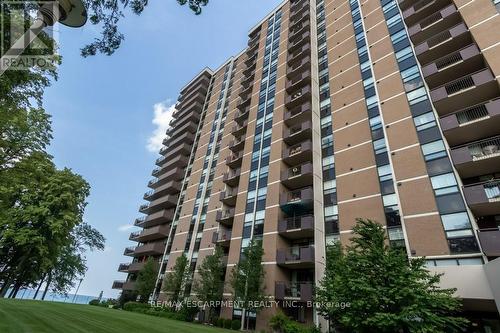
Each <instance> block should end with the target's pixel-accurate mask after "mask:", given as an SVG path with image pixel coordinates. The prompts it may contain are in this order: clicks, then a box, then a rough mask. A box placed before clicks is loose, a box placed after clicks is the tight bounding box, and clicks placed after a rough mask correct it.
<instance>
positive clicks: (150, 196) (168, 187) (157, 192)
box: [143, 180, 182, 201]
mask: <svg viewBox="0 0 500 333" xmlns="http://www.w3.org/2000/svg"><path fill="white" fill-rule="evenodd" d="M181 188H182V184H181V182H179V181H174V180H172V181H170V182H168V183H166V184H165V185H162V186H159V187H157V188H155V189H154V190H151V191H148V192H146V193H144V197H143V198H144V200H148V201H152V200H155V199H158V198H159V197H162V196H164V195H167V194H178V193H180V191H181Z"/></svg>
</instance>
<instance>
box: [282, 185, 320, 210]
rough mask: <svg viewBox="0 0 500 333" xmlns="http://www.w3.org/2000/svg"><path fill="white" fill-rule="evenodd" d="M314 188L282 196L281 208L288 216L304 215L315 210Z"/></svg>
mask: <svg viewBox="0 0 500 333" xmlns="http://www.w3.org/2000/svg"><path fill="white" fill-rule="evenodd" d="M313 202H314V193H313V188H312V186H309V187H305V188H302V189H298V190H293V191H289V192H285V193H281V194H280V207H281V210H282V211H284V212H285V213H286V214H287V215H303V214H306V213H308V212H309V211H311V210H312V209H313Z"/></svg>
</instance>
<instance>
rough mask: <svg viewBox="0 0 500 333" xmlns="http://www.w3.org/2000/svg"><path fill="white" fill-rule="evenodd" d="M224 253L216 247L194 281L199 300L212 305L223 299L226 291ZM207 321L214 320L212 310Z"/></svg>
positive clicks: (209, 310) (194, 288) (206, 258)
mask: <svg viewBox="0 0 500 333" xmlns="http://www.w3.org/2000/svg"><path fill="white" fill-rule="evenodd" d="M223 255H224V253H223V252H222V249H221V248H220V247H216V248H215V251H214V253H213V254H211V255H208V256H206V257H205V259H204V260H203V262H202V264H201V265H200V267H199V268H198V276H197V279H196V280H195V281H194V284H193V290H194V292H195V293H196V297H197V298H198V300H200V301H202V302H204V303H208V304H210V302H217V301H220V300H221V299H222V293H223V291H224V270H225V268H226V265H224V263H223V262H222V257H223ZM206 319H207V320H208V321H210V320H211V319H212V314H211V308H210V307H209V308H208V309H207V316H206Z"/></svg>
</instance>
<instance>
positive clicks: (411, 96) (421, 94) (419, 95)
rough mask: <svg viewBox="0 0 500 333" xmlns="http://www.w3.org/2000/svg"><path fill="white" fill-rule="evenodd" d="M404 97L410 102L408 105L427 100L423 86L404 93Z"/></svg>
mask: <svg viewBox="0 0 500 333" xmlns="http://www.w3.org/2000/svg"><path fill="white" fill-rule="evenodd" d="M406 97H407V98H408V102H409V103H410V105H415V104H417V103H420V102H423V101H425V100H427V92H426V91H425V87H422V88H418V89H416V90H413V91H410V92H409V93H407V94H406Z"/></svg>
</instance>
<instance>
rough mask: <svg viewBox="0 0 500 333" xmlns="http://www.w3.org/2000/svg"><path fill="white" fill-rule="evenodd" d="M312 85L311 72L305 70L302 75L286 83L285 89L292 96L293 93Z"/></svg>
mask: <svg viewBox="0 0 500 333" xmlns="http://www.w3.org/2000/svg"><path fill="white" fill-rule="evenodd" d="M310 84H311V71H310V70H305V71H303V72H302V73H300V74H298V75H296V76H295V77H293V78H291V79H290V80H287V81H286V85H285V89H286V92H287V93H289V94H291V93H292V92H293V91H297V90H298V89H300V88H302V87H304V86H308V85H310Z"/></svg>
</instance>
